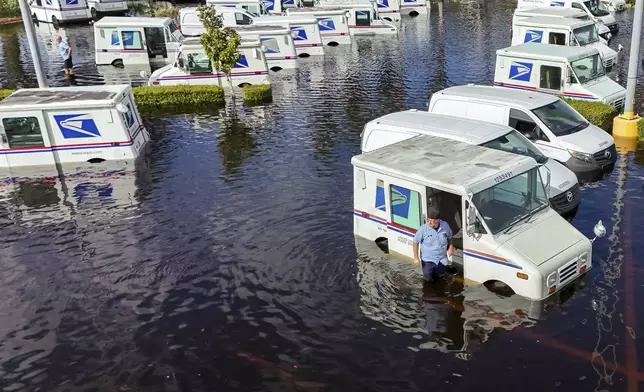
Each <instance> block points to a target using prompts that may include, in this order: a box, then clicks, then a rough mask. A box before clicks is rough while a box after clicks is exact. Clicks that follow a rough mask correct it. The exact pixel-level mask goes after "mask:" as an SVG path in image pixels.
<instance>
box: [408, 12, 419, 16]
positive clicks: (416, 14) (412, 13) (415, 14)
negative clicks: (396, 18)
mask: <svg viewBox="0 0 644 392" xmlns="http://www.w3.org/2000/svg"><path fill="white" fill-rule="evenodd" d="M418 15H420V14H419V13H418V11H412V12H410V13H409V16H413V17H416V16H418Z"/></svg>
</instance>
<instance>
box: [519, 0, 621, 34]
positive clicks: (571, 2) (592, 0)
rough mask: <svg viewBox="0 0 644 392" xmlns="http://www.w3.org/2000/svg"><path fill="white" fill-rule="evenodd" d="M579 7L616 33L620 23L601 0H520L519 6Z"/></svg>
mask: <svg viewBox="0 0 644 392" xmlns="http://www.w3.org/2000/svg"><path fill="white" fill-rule="evenodd" d="M550 7H554V8H578V9H580V10H583V11H585V12H586V13H587V14H588V16H589V17H590V18H591V19H592V20H593V21H595V22H601V23H603V24H604V25H606V27H608V29H609V30H610V32H611V34H613V35H615V34H616V33H617V32H618V31H619V25H618V24H617V21H616V20H615V17H614V16H613V15H612V14H611V13H610V12H609V11H608V9H607V7H606V6H605V5H604V4H603V3H602V2H601V1H600V0H583V1H582V0H519V1H518V3H517V8H519V9H529V8H550Z"/></svg>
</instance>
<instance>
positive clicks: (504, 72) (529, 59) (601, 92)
mask: <svg viewBox="0 0 644 392" xmlns="http://www.w3.org/2000/svg"><path fill="white" fill-rule="evenodd" d="M494 85H495V86H498V87H505V88H513V89H523V90H530V91H540V92H544V93H549V94H556V95H563V96H565V97H568V98H573V99H585V100H590V101H601V102H604V103H607V104H609V105H613V106H615V107H616V108H617V110H618V111H619V112H620V113H621V111H622V110H623V108H624V101H625V99H626V89H625V88H624V87H622V86H620V85H619V84H618V83H617V82H615V81H614V80H611V79H609V78H608V77H607V76H606V71H605V70H604V63H603V62H602V58H601V55H600V53H599V51H598V50H597V49H594V48H585V47H575V46H560V45H550V44H535V43H531V42H530V43H526V44H521V45H516V46H511V47H509V48H504V49H499V50H498V51H497V52H496V69H495V71H494Z"/></svg>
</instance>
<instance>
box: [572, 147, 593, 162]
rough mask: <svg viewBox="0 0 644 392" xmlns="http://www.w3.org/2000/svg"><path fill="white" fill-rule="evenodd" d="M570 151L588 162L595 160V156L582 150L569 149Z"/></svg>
mask: <svg viewBox="0 0 644 392" xmlns="http://www.w3.org/2000/svg"><path fill="white" fill-rule="evenodd" d="M568 152H569V153H570V156H571V157H573V158H575V159H579V160H580V161H582V162H588V163H592V162H593V156H592V155H590V154H586V153H585V152H580V151H575V150H568Z"/></svg>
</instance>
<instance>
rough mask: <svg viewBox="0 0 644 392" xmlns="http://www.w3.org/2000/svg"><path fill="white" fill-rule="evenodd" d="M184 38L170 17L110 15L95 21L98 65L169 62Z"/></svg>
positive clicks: (159, 63) (172, 59)
mask: <svg viewBox="0 0 644 392" xmlns="http://www.w3.org/2000/svg"><path fill="white" fill-rule="evenodd" d="M183 39H184V37H183V35H182V34H181V31H179V29H178V28H177V25H176V23H175V22H174V20H172V19H170V18H153V17H114V16H106V17H104V18H102V19H101V20H99V21H98V22H96V23H94V45H95V47H96V50H95V51H96V65H163V64H169V63H172V62H173V61H174V59H175V57H176V55H177V51H178V50H179V46H181V43H182V42H183Z"/></svg>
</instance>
